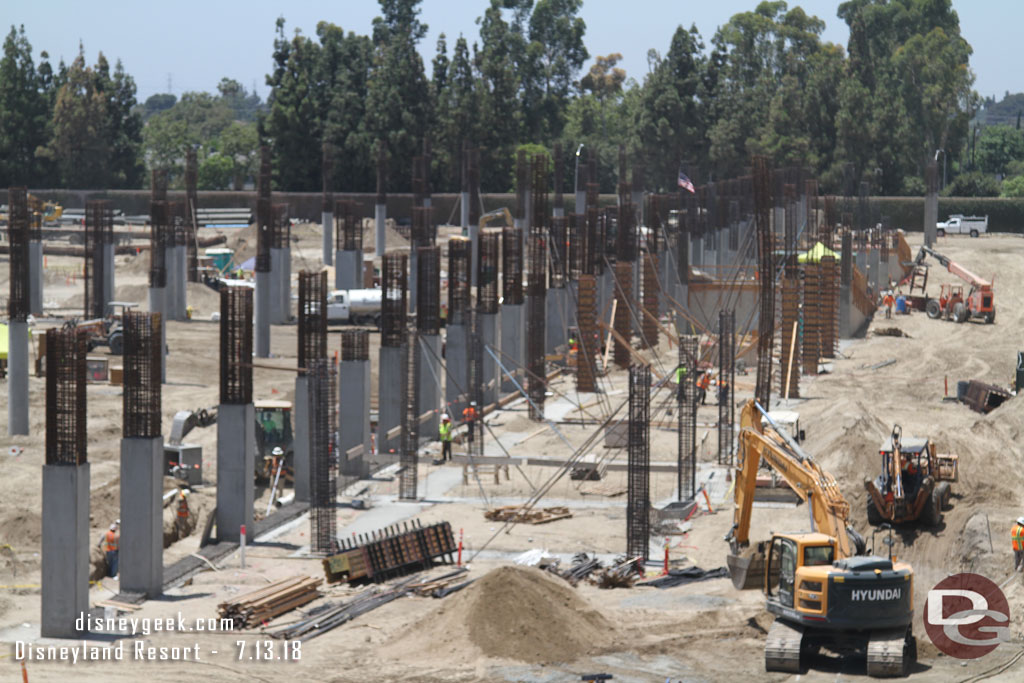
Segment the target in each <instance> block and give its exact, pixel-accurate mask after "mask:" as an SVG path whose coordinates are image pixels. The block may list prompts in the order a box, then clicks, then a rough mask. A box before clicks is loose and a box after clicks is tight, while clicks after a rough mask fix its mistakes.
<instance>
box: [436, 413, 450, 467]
mask: <svg viewBox="0 0 1024 683" xmlns="http://www.w3.org/2000/svg"><path fill="white" fill-rule="evenodd" d="M437 429H438V433H439V434H440V436H441V458H440V459H439V460H435V461H434V464H435V465H440V464H441V463H443V462H446V461H448V460H451V459H452V419H451V418H450V417H448V413H441V424H440V425H439V426H438V428H437Z"/></svg>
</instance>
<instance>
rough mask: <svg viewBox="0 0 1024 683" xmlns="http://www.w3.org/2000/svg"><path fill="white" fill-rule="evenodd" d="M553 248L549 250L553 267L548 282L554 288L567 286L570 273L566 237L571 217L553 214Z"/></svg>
mask: <svg viewBox="0 0 1024 683" xmlns="http://www.w3.org/2000/svg"><path fill="white" fill-rule="evenodd" d="M550 220H551V231H550V232H551V249H550V250H549V252H548V255H549V258H550V259H551V269H550V275H549V279H548V283H549V285H550V286H551V287H552V288H559V289H560V288H562V287H565V281H566V277H567V275H568V263H567V259H568V255H569V250H568V248H567V247H566V238H567V237H568V232H569V219H568V218H567V217H566V216H553V217H552V218H551V219H550Z"/></svg>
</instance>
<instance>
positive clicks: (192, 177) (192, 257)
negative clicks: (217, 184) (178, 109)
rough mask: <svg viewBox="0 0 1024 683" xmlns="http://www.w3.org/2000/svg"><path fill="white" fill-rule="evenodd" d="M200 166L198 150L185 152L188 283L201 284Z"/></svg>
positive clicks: (192, 149) (190, 149)
mask: <svg viewBox="0 0 1024 683" xmlns="http://www.w3.org/2000/svg"><path fill="white" fill-rule="evenodd" d="M198 188H199V164H198V162H197V161H196V150H195V148H194V147H191V146H189V148H188V149H187V150H185V246H186V251H187V255H188V281H189V282H199V244H198V243H197V242H196V231H197V230H198V228H199V189H198Z"/></svg>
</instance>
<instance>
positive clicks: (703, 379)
mask: <svg viewBox="0 0 1024 683" xmlns="http://www.w3.org/2000/svg"><path fill="white" fill-rule="evenodd" d="M710 386H711V373H710V372H707V371H705V372H702V373H700V376H699V377H697V399H698V400H697V402H698V403H699V404H700V405H705V403H704V400H705V399H706V398H707V397H708V387H710Z"/></svg>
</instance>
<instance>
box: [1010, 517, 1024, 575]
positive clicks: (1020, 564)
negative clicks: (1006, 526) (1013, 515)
mask: <svg viewBox="0 0 1024 683" xmlns="http://www.w3.org/2000/svg"><path fill="white" fill-rule="evenodd" d="M1010 539H1011V540H1012V542H1013V568H1014V570H1016V571H1018V572H1021V571H1024V517H1018V518H1017V523H1016V524H1014V525H1013V529H1011V530H1010Z"/></svg>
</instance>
